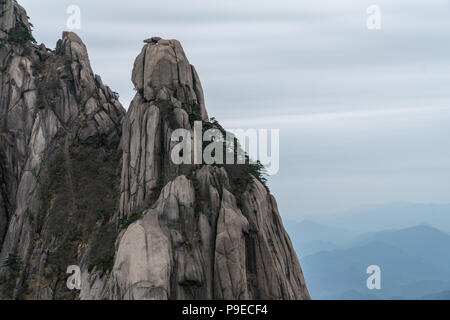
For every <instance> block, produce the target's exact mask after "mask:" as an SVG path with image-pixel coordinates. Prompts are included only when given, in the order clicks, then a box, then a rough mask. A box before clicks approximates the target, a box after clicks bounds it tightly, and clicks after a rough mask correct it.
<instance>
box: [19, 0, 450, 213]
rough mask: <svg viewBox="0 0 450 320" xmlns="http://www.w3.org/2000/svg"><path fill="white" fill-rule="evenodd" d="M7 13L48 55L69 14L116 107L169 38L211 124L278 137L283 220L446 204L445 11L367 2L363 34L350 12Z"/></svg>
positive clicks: (260, 8)
mask: <svg viewBox="0 0 450 320" xmlns="http://www.w3.org/2000/svg"><path fill="white" fill-rule="evenodd" d="M20 2H21V4H22V5H24V6H25V7H26V8H27V9H28V13H29V15H30V16H31V19H32V22H33V23H34V25H35V28H36V31H35V35H36V38H37V39H38V40H39V41H42V42H45V43H46V44H47V45H48V46H49V47H54V45H55V43H56V41H57V39H58V38H59V37H60V34H61V32H62V31H63V30H65V29H66V26H65V23H66V19H67V14H66V8H67V6H68V5H71V4H77V5H79V6H80V7H81V10H82V29H81V30H80V31H77V33H79V34H80V36H81V37H82V38H83V40H84V41H85V42H86V45H87V47H88V50H89V54H90V57H91V60H92V66H93V68H94V71H95V72H96V73H98V74H100V75H101V76H102V78H103V80H104V82H105V83H107V84H108V85H110V86H111V88H113V90H115V91H118V92H119V93H120V95H121V100H122V102H123V103H124V105H125V107H127V104H128V103H129V101H130V100H131V99H132V96H133V94H134V93H133V90H132V89H133V88H132V84H131V81H130V74H131V68H132V65H133V61H134V58H135V57H136V55H137V54H138V53H139V52H140V50H141V47H142V45H143V44H142V40H143V39H144V38H147V37H149V36H153V35H159V36H162V37H165V38H176V39H179V40H180V41H181V42H182V44H183V46H184V48H185V51H186V53H187V55H188V57H189V59H190V61H191V63H193V64H194V65H195V66H196V68H197V70H198V71H199V74H200V77H201V79H202V82H203V86H204V89H205V93H206V98H207V105H208V109H209V112H210V114H211V115H212V116H215V117H217V118H218V119H219V120H222V121H224V123H226V124H227V125H230V126H232V125H236V124H239V125H247V126H249V125H255V126H258V125H259V126H262V125H264V126H266V127H267V126H268V127H275V128H282V129H283V130H282V132H281V134H282V136H281V138H282V150H281V151H282V154H281V172H280V174H279V175H277V176H274V177H272V178H271V186H272V190H273V191H274V193H275V194H276V195H277V197H278V198H279V201H280V207H281V208H282V210H283V214H285V215H287V216H290V217H298V216H302V215H306V214H314V213H317V214H318V213H320V214H325V213H328V212H331V211H334V209H336V208H341V209H345V208H349V207H353V206H357V205H359V204H364V203H372V202H375V203H381V202H389V201H397V200H406V201H416V202H420V201H426V202H445V201H447V202H448V201H449V200H450V199H449V196H448V190H449V187H450V186H449V183H448V181H450V179H449V174H448V172H450V170H449V169H450V168H449V165H448V164H449V163H450V153H449V151H447V150H448V146H447V145H448V142H447V138H448V137H449V134H450V122H449V121H448V120H450V116H449V112H448V110H446V109H445V107H447V106H449V101H450V32H449V30H450V19H449V15H450V6H449V1H446V0H429V1H423V0H396V1H392V0H378V1H377V4H378V5H379V6H380V7H381V10H382V29H381V30H380V31H376V32H374V31H368V30H367V28H366V26H365V21H366V9H367V7H368V6H369V5H371V4H372V2H371V1H361V0H342V1H335V0H317V1H314V2H312V1H308V2H306V1H297V0H291V1H288V0H280V1H277V2H273V1H268V0H258V1H257V0H247V1H242V0H240V1H235V0H231V1H230V0H229V1H221V2H219V1H206V0H196V1H182V0H177V1H175V0H167V1H138V0H129V1H127V2H126V3H125V4H124V3H123V2H118V1H106V0H97V1H88V0H78V1H73V0H69V1H66V0H41V1H39V2H38V1H35V0H33V1H32V0H22V1H20ZM397 110H398V112H396V111H397ZM414 110H416V111H414ZM417 110H420V111H417ZM392 111H394V112H392ZM311 114H313V115H312V116H311ZM305 119H306V120H305ZM308 119H309V120H308ZM238 120H239V121H238ZM296 121H298V122H296Z"/></svg>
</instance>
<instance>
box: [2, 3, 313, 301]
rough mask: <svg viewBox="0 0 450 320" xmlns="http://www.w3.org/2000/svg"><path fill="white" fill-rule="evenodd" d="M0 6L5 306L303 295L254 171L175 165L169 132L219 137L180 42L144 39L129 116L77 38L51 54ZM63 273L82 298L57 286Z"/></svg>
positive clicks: (15, 10) (271, 203)
mask: <svg viewBox="0 0 450 320" xmlns="http://www.w3.org/2000/svg"><path fill="white" fill-rule="evenodd" d="M1 5H2V6H3V10H2V17H1V19H2V20H1V22H0V25H1V26H2V32H3V34H2V35H1V37H0V41H1V42H0V44H1V47H0V70H1V74H0V95H1V101H0V112H1V116H0V119H1V122H0V248H1V251H0V261H2V263H3V265H1V267H0V298H3V299H308V298H309V295H308V291H307V289H306V286H305V282H304V279H303V275H302V271H301V268H300V264H299V262H298V259H297V256H296V254H295V252H294V250H293V248H292V244H291V242H290V240H289V237H288V235H287V234H286V231H285V230H284V227H283V225H282V222H281V218H280V215H279V213H278V209H277V205H276V201H275V199H274V198H273V196H272V195H270V193H269V192H268V189H267V188H266V187H265V186H264V184H263V181H261V180H260V179H259V177H258V176H254V175H252V174H251V172H252V171H251V170H249V169H251V167H249V166H250V165H249V164H245V165H191V164H183V165H176V164H174V163H173V162H172V161H171V158H170V154H171V151H172V149H173V147H174V145H175V143H174V142H173V141H171V136H172V132H173V131H174V130H176V129H180V128H184V129H186V130H189V131H193V123H194V121H201V122H202V123H203V124H204V125H205V127H217V128H220V129H222V128H221V127H220V125H218V124H217V123H216V122H210V121H209V120H208V114H207V111H206V107H205V101H204V96H203V91H202V86H201V83H200V80H199V77H198V75H197V72H196V71H195V68H194V67H193V66H191V65H190V64H189V61H188V59H187V57H186V55H185V53H184V51H183V49H182V47H181V45H180V43H179V42H178V41H176V40H164V39H161V38H158V37H154V38H151V39H148V40H145V41H144V42H145V45H144V48H143V50H142V52H141V54H140V55H139V56H138V57H137V59H136V61H135V64H134V69H133V72H132V81H133V83H134V85H135V88H136V91H137V93H136V96H135V98H134V99H133V101H132V103H131V105H130V108H129V110H128V112H127V113H125V111H124V109H123V108H122V106H121V105H120V103H119V102H118V99H117V98H118V97H117V94H116V93H114V92H112V91H111V89H109V88H108V87H107V86H105V85H104V84H103V83H102V80H101V78H100V77H99V76H96V75H94V74H93V72H92V69H91V66H90V63H89V57H88V54H87V50H86V47H85V46H84V44H83V42H82V41H81V39H80V38H79V37H78V36H77V35H76V34H74V33H64V34H63V37H62V39H61V40H60V41H58V43H57V46H56V49H55V50H54V51H51V50H48V49H47V48H45V46H44V45H41V46H37V45H34V44H33V43H32V41H31V40H30V39H31V38H30V37H28V33H27V32H26V33H25V35H26V37H14V38H11V37H10V34H8V32H9V30H11V29H12V28H14V26H15V25H16V24H20V23H19V22H18V21H22V23H23V24H24V25H25V26H26V28H27V30H28V31H30V29H29V26H30V25H29V23H28V20H27V19H26V13H25V11H24V10H23V8H21V7H20V6H18V5H17V4H14V3H12V2H11V1H8V0H6V1H4V3H2V4H1ZM4 17H5V18H4ZM24 17H25V18H24ZM23 19H25V20H26V21H25V20H23ZM20 25H21V26H23V25H22V24H20ZM69 265H78V266H80V268H81V291H80V292H78V291H70V290H69V289H68V288H67V287H66V279H67V277H68V275H67V274H66V273H65V272H66V269H67V267H68V266H69Z"/></svg>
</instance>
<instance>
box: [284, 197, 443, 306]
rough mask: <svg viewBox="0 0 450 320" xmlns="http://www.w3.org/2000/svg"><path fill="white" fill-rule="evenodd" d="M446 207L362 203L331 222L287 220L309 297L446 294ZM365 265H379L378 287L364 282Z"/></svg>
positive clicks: (432, 296) (429, 296) (437, 296)
mask: <svg viewBox="0 0 450 320" xmlns="http://www.w3.org/2000/svg"><path fill="white" fill-rule="evenodd" d="M396 207H397V208H399V210H398V211H395V210H394V209H395V208H396ZM406 207H409V208H411V214H410V215H408V214H407V213H406V212H405V210H406V209H405V208H406ZM447 207H448V208H449V209H450V206H445V205H430V206H429V205H408V206H407V205H406V204H395V205H391V206H384V207H378V209H376V210H375V209H374V208H372V209H368V208H366V210H363V211H362V212H361V213H360V215H358V214H357V213H356V211H354V212H353V214H351V215H347V216H345V217H342V219H339V220H337V219H336V220H335V221H334V222H336V221H339V223H333V222H332V220H331V219H330V220H329V221H328V222H327V224H325V223H318V222H314V221H311V220H307V221H303V222H287V223H286V228H287V230H288V231H289V234H290V235H291V237H292V241H293V244H294V247H295V249H296V251H297V253H298V255H299V257H301V261H302V267H303V272H304V276H305V279H306V283H307V285H308V288H309V291H310V294H311V296H312V298H313V299H344V300H345V299H357V300H371V299H450V234H449V233H448V230H449V229H447V226H448V225H450V224H448V221H447V220H450V210H449V211H447V213H446V214H447V216H444V215H445V208H447ZM380 208H383V209H380ZM419 208H422V210H423V211H422V216H420V215H419V213H418V212H419ZM372 215H376V217H374V216H372ZM350 217H352V219H353V220H352V219H351V218H350ZM401 217H403V218H402V219H404V220H403V225H402V224H401V221H400V218H401ZM364 221H367V222H366V225H364V223H363V222H364ZM430 221H434V223H431V222H430ZM415 222H416V223H417V225H413V226H411V225H412V224H413V223H415ZM424 222H426V223H428V225H425V224H423V223H424ZM438 222H439V224H437V223H438ZM359 225H360V226H361V228H360V229H358V226H359ZM432 225H434V226H432ZM435 226H439V229H438V228H436V227H435ZM360 230H361V232H358V231H360ZM369 230H370V231H372V232H368V231H369ZM370 265H378V266H379V267H380V268H381V279H382V280H381V283H382V285H381V286H382V288H381V290H369V289H368V288H367V287H366V280H367V278H368V277H369V276H370V275H368V274H367V273H366V269H367V267H368V266H370Z"/></svg>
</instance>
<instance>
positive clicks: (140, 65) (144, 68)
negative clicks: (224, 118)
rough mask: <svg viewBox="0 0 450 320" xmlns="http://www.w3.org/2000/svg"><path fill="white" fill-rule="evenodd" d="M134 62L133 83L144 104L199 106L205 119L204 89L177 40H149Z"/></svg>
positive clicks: (156, 38) (206, 117) (153, 38)
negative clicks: (161, 102) (158, 101)
mask: <svg viewBox="0 0 450 320" xmlns="http://www.w3.org/2000/svg"><path fill="white" fill-rule="evenodd" d="M144 43H146V45H145V46H144V48H143V49H142V52H141V53H140V54H139V56H138V57H137V58H136V61H135V62H134V68H133V73H132V81H133V84H134V86H135V89H136V90H137V91H138V92H139V93H140V94H141V95H142V97H143V98H144V99H145V100H146V101H152V100H160V101H172V102H173V103H182V104H183V103H184V104H189V105H191V104H192V103H197V104H198V105H199V106H200V110H201V115H202V118H203V120H208V113H207V112H206V107H205V99H204V95H203V89H202V86H201V83H200V79H199V77H198V74H197V71H196V70H195V68H194V66H192V65H191V64H190V63H189V61H188V59H187V57H186V54H185V53H184V50H183V48H182V46H181V44H180V42H179V41H178V40H164V39H161V38H160V37H152V38H150V39H147V40H144Z"/></svg>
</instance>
